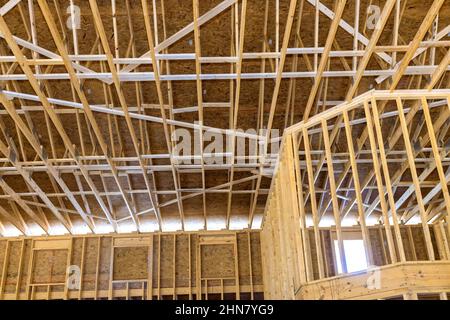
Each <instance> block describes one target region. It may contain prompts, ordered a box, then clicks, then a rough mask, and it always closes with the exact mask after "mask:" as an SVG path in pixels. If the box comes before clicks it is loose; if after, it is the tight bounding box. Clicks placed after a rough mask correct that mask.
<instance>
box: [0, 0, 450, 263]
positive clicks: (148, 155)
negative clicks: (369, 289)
mask: <svg viewBox="0 0 450 320" xmlns="http://www.w3.org/2000/svg"><path fill="white" fill-rule="evenodd" d="M370 4H372V2H371V1H369V0H367V1H366V0H355V1H345V0H266V1H264V2H262V3H261V2H260V1H259V2H257V1H251V0H208V1H198V0H193V1H192V2H190V1H186V2H183V3H181V4H180V3H179V2H175V1H172V0H158V1H153V2H151V3H150V2H149V1H148V0H141V1H140V2H134V1H129V0H111V1H100V0H90V1H89V2H86V1H80V0H67V1H66V0H53V1H49V0H30V1H24V0H22V1H21V0H0V67H1V72H0V90H1V92H0V104H1V108H0V119H1V121H0V129H1V132H2V134H1V135H0V151H1V154H2V158H0V162H1V164H2V166H0V186H1V187H2V188H1V189H2V191H3V193H2V194H0V208H1V209H0V222H1V224H2V226H3V228H2V229H0V231H2V230H3V231H2V232H3V234H2V235H4V236H5V235H8V234H24V233H25V234H27V235H32V234H41V233H44V234H45V233H46V234H55V233H72V234H78V233H85V232H92V233H101V232H128V231H138V232H146V231H157V230H158V231H170V230H171V231H175V230H195V229H206V230H213V229H246V228H259V227H260V222H261V220H262V217H263V215H264V209H265V203H266V201H267V194H268V193H269V189H270V185H271V175H272V173H273V171H274V168H273V166H272V164H273V163H272V161H273V159H276V157H277V152H276V150H275V151H273V152H272V151H271V150H270V147H271V145H270V144H271V143H277V142H280V141H281V138H278V137H276V136H274V132H273V131H271V129H278V130H280V131H281V132H284V131H286V130H288V131H287V132H294V131H295V130H296V129H297V128H301V127H302V126H303V124H304V123H307V122H310V121H311V119H315V117H316V116H317V115H318V114H321V112H323V113H324V114H327V112H334V111H333V110H335V109H333V108H335V106H338V105H340V104H341V103H344V102H347V103H352V101H358V99H360V95H361V94H364V93H365V92H367V91H369V90H371V89H375V90H377V92H380V93H381V94H383V95H384V94H389V93H390V94H392V95H393V96H395V94H396V93H397V92H398V95H400V92H402V93H401V94H402V97H403V94H405V93H406V94H411V92H414V90H427V91H428V92H438V93H439V92H440V91H439V90H441V89H447V88H448V86H449V83H450V82H449V81H450V80H449V78H448V77H449V76H448V71H449V62H450V49H449V47H450V41H449V39H448V33H449V31H450V4H449V3H447V2H446V1H444V0H434V1H432V2H425V1H418V0H385V1H381V2H380V7H381V8H382V11H381V15H380V17H379V20H378V23H377V24H376V27H375V28H374V29H371V27H370V26H368V24H367V20H368V17H367V13H366V9H367V7H368V6H369V5H370ZM75 8H79V9H80V13H81V16H80V19H81V20H80V22H81V24H80V28H79V29H77V20H76V17H75V14H76V13H77V11H76V10H75ZM66 9H67V12H66V11H65V10H66ZM378 90H380V91H378ZM382 90H387V91H382ZM385 92H387V93H385ZM439 94H441V93H439ZM400 98H401V97H400ZM400 98H399V99H400ZM443 105H445V102H443V99H441V100H433V101H431V100H428V101H422V100H421V99H420V98H418V99H415V100H414V101H413V103H412V104H411V105H409V104H408V105H406V104H405V105H404V106H403V103H402V101H400V104H398V106H399V108H394V107H393V106H392V104H391V103H389V102H388V101H386V100H382V101H379V102H378V108H376V110H377V111H378V112H379V117H376V119H375V120H374V121H373V120H371V119H372V118H368V117H367V115H366V114H365V113H364V112H362V111H361V110H363V109H361V110H355V109H352V110H349V111H348V112H344V113H341V114H338V115H337V117H334V118H333V121H334V122H333V123H331V122H324V121H322V122H319V123H317V124H316V125H317V127H315V128H308V130H304V129H302V130H301V132H300V133H299V134H298V136H296V138H295V139H294V140H293V143H295V144H296V145H297V146H299V147H300V146H303V147H304V150H301V149H300V150H292V152H293V153H294V154H296V153H298V156H299V157H300V158H302V159H304V161H305V162H304V164H302V165H305V166H306V167H307V168H308V170H307V175H306V174H305V175H304V176H303V177H301V179H303V181H304V185H303V186H302V190H303V191H302V194H301V197H302V198H303V199H302V201H304V202H305V203H306V202H308V201H310V205H311V208H308V210H310V211H311V212H310V213H311V215H312V217H313V220H314V221H316V223H317V224H318V223H319V221H320V220H321V219H322V218H323V217H331V216H334V219H335V220H336V219H337V220H339V219H341V218H342V219H345V218H347V217H350V216H353V217H355V221H356V220H357V215H358V214H359V215H360V216H361V213H362V212H363V211H364V212H366V214H368V215H372V214H374V215H376V216H380V213H381V217H383V219H384V220H385V222H386V219H389V216H390V215H391V213H390V211H389V210H388V209H387V208H388V207H389V208H391V207H392V208H394V211H393V212H394V216H395V218H397V217H398V220H397V219H394V225H396V224H398V223H404V222H405V221H409V220H411V219H412V217H414V216H415V215H420V216H422V221H425V223H426V219H425V217H426V216H428V215H429V214H430V212H432V213H433V214H435V215H437V214H438V213H437V212H438V211H439V210H441V211H442V209H443V208H446V207H447V206H449V203H450V202H449V201H450V200H449V199H448V197H447V196H444V197H443V198H442V202H440V203H439V202H433V201H436V200H438V199H437V197H439V195H440V194H441V193H442V192H441V191H443V192H444V194H445V192H447V193H448V190H447V191H446V190H445V187H442V186H441V184H435V185H433V184H432V183H430V181H429V179H430V176H432V177H434V173H436V177H435V178H436V179H440V180H442V181H444V180H445V179H446V177H447V175H448V174H447V173H448V172H447V171H446V170H447V169H446V168H447V160H446V155H445V156H444V157H442V161H441V162H442V163H441V165H440V166H439V165H438V166H436V164H435V163H434V162H432V161H428V160H427V158H428V159H429V158H430V157H431V155H434V156H437V155H438V154H440V153H441V152H442V151H441V144H440V141H446V139H447V138H448V129H449V127H450V124H449V121H448V118H449V115H450V111H449V110H447V108H442V106H443ZM400 107H402V108H403V109H401V108H400ZM338 108H339V107H338ZM425 109H427V110H428V113H427V110H425ZM434 110H439V112H434ZM363 111H364V110H363ZM403 112H404V113H403ZM313 122H314V121H313ZM295 123H297V124H295ZM360 124H363V125H364V129H362V131H361V132H357V131H355V130H350V131H349V130H348V127H349V126H354V127H355V128H356V127H358V125H360ZM366 124H367V125H366ZM430 125H432V126H433V128H434V131H435V132H436V135H435V136H434V137H433V136H430V135H428V134H426V133H425V134H422V132H423V130H425V129H426V128H429V126H430ZM288 127H289V129H287V128H288ZM343 128H344V130H341V129H343ZM405 128H406V130H409V131H405ZM176 129H183V130H186V131H187V132H190V133H191V134H192V135H193V136H194V138H193V139H192V141H191V143H192V145H194V144H195V143H197V144H198V145H200V146H203V147H200V148H199V150H197V149H196V150H195V153H194V154H189V155H184V156H181V157H180V156H178V155H176V154H174V150H175V148H176V143H177V142H176V141H174V140H173V139H172V137H173V136H174V135H175V132H176V131H175V130H176ZM239 129H243V130H244V131H245V130H248V129H256V131H246V132H243V131H240V130H239ZM262 129H265V130H266V131H259V130H262ZM326 129H327V130H326ZM328 131H330V132H328ZM206 132H212V133H214V134H217V135H219V136H221V137H222V138H224V139H225V140H226V142H224V143H223V145H224V146H225V145H227V143H228V144H229V145H228V149H225V150H221V151H217V150H216V153H211V152H209V151H208V152H206V151H205V150H204V146H206V145H207V144H208V143H209V142H208V141H207V140H206V138H205V135H206ZM406 132H411V137H412V139H413V141H412V147H411V150H409V149H408V148H406V149H405V150H403V151H404V152H403V153H399V154H396V153H395V147H396V146H397V145H398V144H399V143H404V141H403V142H402V140H401V136H405V134H406ZM194 133H195V135H194ZM350 133H352V134H353V136H349V134H350ZM383 137H384V139H385V141H386V145H384V146H383V148H375V149H370V148H367V146H370V145H373V146H375V142H376V141H377V140H378V139H382V138H383ZM238 138H245V139H246V142H245V146H246V151H245V154H244V155H242V154H238V152H237V150H236V149H237V147H238V142H237V139H238ZM195 139H197V140H198V141H195ZM352 141H353V142H354V145H353V144H352V146H351V147H349V144H351V143H352ZM435 142H436V143H435ZM253 143H256V145H258V149H260V150H257V151H256V152H255V153H250V150H251V148H250V145H251V144H253ZM430 143H431V145H429V144H430ZM424 148H425V149H426V150H425V151H424ZM294 149H295V148H294ZM378 153H379V154H380V155H381V156H382V158H385V159H386V161H381V162H380V163H379V167H376V168H374V169H372V170H368V171H367V172H363V170H364V169H363V168H365V160H366V157H368V156H369V155H372V156H373V155H374V154H378ZM338 154H345V156H350V160H351V159H353V158H354V159H353V161H347V162H340V160H337V159H336V158H335V155H338ZM383 155H384V156H383ZM333 157H334V158H335V159H334V160H332V158H333ZM211 159H220V160H222V162H221V163H211V161H209V160H211ZM183 160H185V161H186V160H189V161H190V162H189V163H184V162H182V161H183ZM411 161H413V162H411ZM413 164H414V165H416V166H417V168H416V169H417V170H418V175H417V177H414V176H409V175H408V173H407V172H409V171H408V170H407V168H409V167H411V165H413ZM333 165H334V166H335V170H330V169H332V168H333ZM356 167H358V168H359V170H360V172H359V175H358V172H355V170H356V171H358V170H357V169H355V168H356ZM440 167H442V170H440V169H436V168H440ZM392 168H395V171H392V170H394V169H392ZM436 170H438V171H436ZM390 171H392V172H391V175H390V179H381V177H382V176H386V175H388V174H389V172H390ZM412 171H416V170H412ZM392 173H393V174H392ZM355 175H356V176H357V178H356V180H358V177H359V176H360V177H361V179H362V180H361V182H360V183H359V181H358V183H354V182H352V181H354V179H351V177H353V178H354V176H355ZM388 176H389V175H388ZM405 179H406V180H405ZM408 179H410V180H411V181H410V182H411V183H410V184H409V185H406V186H405V187H404V184H405V181H408ZM427 184H429V185H432V186H433V187H431V189H430V188H428V187H424V186H425V185H427ZM384 186H386V187H387V189H386V191H382V190H383V189H380V188H384ZM389 186H391V187H389ZM439 186H440V187H439ZM405 188H406V189H405ZM442 188H444V189H442ZM418 189H419V193H418V192H417V190H418ZM373 190H378V192H379V193H380V192H381V193H383V194H385V195H386V196H387V199H384V198H383V197H381V198H380V197H379V196H376V195H375V193H372V192H373ZM391 190H392V192H391ZM400 190H403V191H404V192H403V194H400V193H399V191H400ZM327 193H329V194H327ZM381 193H380V194H381ZM311 197H312V198H311ZM364 199H369V200H370V199H371V201H370V203H367V201H365V200H364ZM412 199H416V200H417V201H418V203H423V204H424V206H423V207H422V206H416V207H414V208H411V206H410V205H409V204H411V203H412ZM414 201H415V200H414ZM414 201H413V202H414ZM14 203H15V204H14ZM430 203H431V204H430ZM427 204H428V205H427ZM355 205H356V206H355ZM11 206H12V207H11ZM10 207H11V210H10V209H9V208H10ZM447 209H448V208H447ZM10 211H11V212H10ZM354 213H356V216H355V214H354ZM316 227H318V225H317V226H316ZM5 230H6V231H5ZM105 230H106V231H105ZM393 236H394V237H393V238H392V239H391V238H388V243H389V242H391V244H392V243H393V241H397V242H398V238H397V240H396V239H395V236H398V233H397V234H395V232H394V235H393ZM316 240H317V239H316ZM340 247H342V243H341V244H340ZM391 252H393V251H392V250H391ZM403 258H404V257H400V259H403ZM392 259H396V257H392ZM402 261H403V260H402ZM344 265H345V262H344ZM322 271H323V270H322Z"/></svg>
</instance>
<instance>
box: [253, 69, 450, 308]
mask: <svg viewBox="0 0 450 320" xmlns="http://www.w3.org/2000/svg"><path fill="white" fill-rule="evenodd" d="M440 76H442V73H440V71H439V70H436V72H435V74H433V76H432V78H433V79H434V78H439V77H440ZM429 89H430V90H416V91H413V90H398V91H395V90H392V91H377V90H373V91H370V92H367V93H365V94H363V95H361V96H359V97H357V98H355V99H353V100H351V101H350V102H348V103H343V104H342V105H340V106H337V107H335V108H332V109H329V110H328V111H326V112H323V113H321V114H318V115H316V116H313V117H311V118H310V119H309V120H306V121H302V122H300V123H298V124H296V125H293V126H291V127H290V128H288V129H287V130H286V131H285V134H284V136H283V140H282V146H281V149H280V155H279V158H278V162H277V164H276V166H275V169H274V170H275V174H274V178H273V180H272V185H271V189H270V193H269V198H268V201H267V204H266V212H265V220H264V223H263V230H262V232H261V246H262V255H263V267H264V271H263V272H264V277H265V279H267V281H266V282H265V288H264V290H265V297H267V298H277V299H295V298H297V292H298V290H300V288H302V287H303V286H304V285H305V284H308V283H310V282H312V281H317V280H322V279H327V278H330V277H333V276H336V275H337V270H338V266H337V263H340V264H341V265H340V270H342V272H343V274H346V273H348V270H347V261H346V257H348V256H349V255H351V254H352V253H349V252H345V253H344V241H345V240H346V239H348V237H349V235H350V236H351V235H352V234H353V235H354V234H357V238H358V239H361V240H362V241H363V243H364V249H365V255H366V260H367V262H368V265H369V266H385V265H393V264H397V263H405V262H407V261H408V262H409V261H436V260H443V261H445V260H449V259H450V255H449V252H450V251H449V247H450V232H449V231H450V196H449V192H448V187H447V184H448V183H449V181H450V175H449V174H448V172H449V170H450V167H449V162H448V142H449V141H450V140H449V136H448V129H449V126H448V125H445V124H446V123H448V121H449V119H450V112H449V110H450V93H449V90H431V87H430V88H429ZM406 108H408V109H407V110H406ZM431 109H432V110H431ZM430 110H431V111H430ZM349 114H351V117H350V116H349ZM355 115H358V117H360V118H359V121H350V120H349V119H352V118H354V117H355ZM388 115H394V117H393V118H392V119H388V117H389V116H388ZM421 119H422V120H425V121H421ZM420 123H421V124H420ZM339 136H340V138H339ZM355 136H359V138H354V137H355ZM344 141H345V142H344ZM348 217H351V218H352V219H354V220H352V221H357V224H356V226H355V227H351V228H348V227H344V225H343V221H344V220H345V219H346V218H348ZM369 219H370V221H371V222H370V223H368V221H369ZM413 219H415V220H413ZM413 221H417V222H416V223H417V225H416V224H415V223H414V222H413ZM324 223H325V224H326V225H331V226H332V227H331V228H323V227H322V226H323V225H324ZM353 223H354V222H353ZM369 225H370V226H369ZM334 240H336V241H337V249H336V250H337V251H338V252H335V246H334ZM337 254H339V256H340V257H342V258H341V259H340V262H338V261H337V258H336V256H337ZM449 289H450V287H449Z"/></svg>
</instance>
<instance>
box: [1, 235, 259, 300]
mask: <svg viewBox="0 0 450 320" xmlns="http://www.w3.org/2000/svg"><path fill="white" fill-rule="evenodd" d="M227 234H229V233H227ZM231 234H232V235H233V237H234V236H235V234H234V233H231ZM249 234H250V240H251V242H250V248H251V264H252V268H251V269H252V280H253V285H259V286H260V288H261V289H262V287H261V285H262V283H263V280H262V273H261V270H262V269H261V252H260V244H259V233H257V232H250V233H248V232H242V233H238V234H237V237H236V239H237V249H238V269H239V280H240V284H241V286H246V288H249V287H250V276H251V275H250V266H249V263H250V259H249V251H248V238H249ZM202 236H203V237H205V235H202ZM141 237H144V238H145V239H150V238H151V237H152V238H153V241H146V243H148V244H151V243H152V242H153V246H152V247H150V246H126V247H121V246H120V247H119V246H116V247H115V248H114V259H113V261H112V263H113V266H114V269H113V279H114V280H115V281H118V280H128V281H130V283H129V288H130V289H134V288H135V289H140V288H142V281H139V282H137V281H136V280H146V279H147V278H148V276H149V274H148V272H149V267H150V266H149V264H148V263H150V264H151V272H152V275H153V278H152V280H153V281H152V283H153V288H154V289H157V288H160V290H162V289H173V288H174V286H175V287H176V288H189V286H191V287H192V291H193V292H195V285H196V276H197V270H196V266H197V253H198V251H197V244H198V237H199V236H198V235H197V234H195V233H186V234H178V233H177V234H156V235H153V236H150V235H146V236H139V235H137V236H136V235H133V236H132V238H141ZM118 238H121V239H122V238H124V237H122V236H119V237H118ZM47 239H48V240H49V242H46V243H50V246H51V243H52V242H51V241H52V239H63V238H61V237H58V238H47ZM112 239H113V238H112V237H110V236H86V237H74V238H72V241H71V251H70V265H72V266H78V267H80V269H81V270H82V276H81V280H82V283H81V290H82V291H83V292H84V291H93V290H95V287H96V283H97V289H98V290H109V289H110V285H111V283H110V280H111V277H110V272H111V265H110V264H111V252H112V250H111V249H112V248H111V245H112ZM189 239H190V244H189ZM160 240H161V242H160ZM8 242H9V254H8V259H7V260H5V253H6V243H7V240H2V241H0V271H1V270H2V267H3V265H5V268H6V272H7V273H6V274H7V277H6V280H5V286H4V288H3V289H2V292H0V298H2V294H3V295H5V294H6V295H9V296H8V297H10V295H14V294H15V293H16V284H17V281H18V272H19V261H20V259H22V277H20V290H19V293H21V294H22V295H24V294H25V291H26V289H27V283H28V277H27V273H28V270H29V267H30V266H29V264H30V256H31V246H32V242H33V240H32V239H28V238H26V239H24V250H23V254H21V247H22V240H21V239H17V240H16V239H14V240H13V239H11V240H8ZM83 244H84V245H83ZM99 245H100V247H99ZM189 248H190V250H189ZM99 249H100V250H99ZM83 252H84V254H83ZM98 252H99V253H100V256H99V255H98ZM68 254H69V249H59V250H51V249H45V250H34V258H33V260H34V263H33V268H32V277H31V279H30V283H31V284H55V283H64V282H65V281H66V269H67V258H68V256H67V255H68ZM235 259H236V257H235V255H234V245H233V244H208V245H202V252H201V267H202V277H204V278H223V277H234V275H235ZM4 261H6V263H4ZM173 262H175V265H174V264H173ZM97 264H98V268H97ZM97 272H98V279H97V280H96V273H97ZM189 272H190V273H189ZM0 275H1V273H0ZM174 280H175V282H174ZM189 280H191V283H190V284H189ZM133 281H134V282H133ZM214 281H215V282H214ZM214 281H211V282H210V283H209V284H208V286H212V285H217V287H220V280H219V282H217V280H214ZM216 282H217V283H216ZM224 285H225V286H234V285H235V280H234V279H230V280H225V281H224ZM113 288H114V290H117V289H124V288H125V284H124V283H115V284H114V286H113ZM63 289H64V287H63V286H55V287H53V288H52V290H51V291H52V292H63ZM46 290H47V286H42V287H35V289H34V293H40V292H46ZM75 291H77V290H75Z"/></svg>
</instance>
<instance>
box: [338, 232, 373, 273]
mask: <svg viewBox="0 0 450 320" xmlns="http://www.w3.org/2000/svg"><path fill="white" fill-rule="evenodd" d="M334 251H335V252H336V263H337V268H338V273H342V265H341V255H340V254H339V246H338V241H337V240H334ZM344 253H345V259H346V261H347V271H348V272H356V271H361V270H365V269H367V260H366V252H365V250H364V243H363V241H362V240H344Z"/></svg>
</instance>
